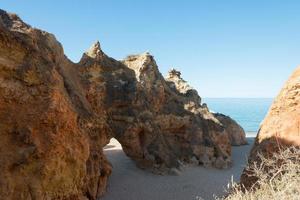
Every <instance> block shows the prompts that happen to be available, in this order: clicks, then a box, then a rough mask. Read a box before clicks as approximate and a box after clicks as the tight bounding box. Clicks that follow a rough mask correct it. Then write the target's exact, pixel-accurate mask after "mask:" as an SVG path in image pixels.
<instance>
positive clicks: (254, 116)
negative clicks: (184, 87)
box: [202, 98, 273, 137]
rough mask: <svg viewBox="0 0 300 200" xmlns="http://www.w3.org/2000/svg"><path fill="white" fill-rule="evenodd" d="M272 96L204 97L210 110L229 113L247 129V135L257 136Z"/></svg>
mask: <svg viewBox="0 0 300 200" xmlns="http://www.w3.org/2000/svg"><path fill="white" fill-rule="evenodd" d="M272 101H273V99H272V98H203V99H202V102H203V103H206V104H207V106H208V108H209V110H210V111H212V112H219V113H222V114H225V115H229V116H230V117H231V118H233V119H234V120H235V121H237V122H238V123H239V124H240V125H241V126H242V127H243V128H244V130H245V132H246V134H247V137H255V136H256V134H257V131H258V129H259V126H260V123H261V122H262V120H263V119H264V118H265V116H266V114H267V112H268V110H269V107H270V106H271V104H272Z"/></svg>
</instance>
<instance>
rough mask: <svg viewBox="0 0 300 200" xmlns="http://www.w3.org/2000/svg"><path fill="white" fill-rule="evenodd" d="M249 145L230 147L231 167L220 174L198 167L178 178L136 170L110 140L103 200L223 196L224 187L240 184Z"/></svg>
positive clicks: (207, 199)
mask: <svg viewBox="0 0 300 200" xmlns="http://www.w3.org/2000/svg"><path fill="white" fill-rule="evenodd" d="M248 141H249V145H245V146H240V147H233V149H232V151H233V152H232V158H233V166H232V167H231V168H230V169H225V170H219V169H213V168H208V169H207V168H203V167H200V166H189V167H185V169H184V170H183V171H182V173H181V174H180V175H179V176H172V175H168V176H161V175H155V174H152V173H150V172H147V171H143V170H141V169H139V168H137V167H136V166H135V164H134V162H133V161H132V160H131V159H130V158H128V157H127V156H126V155H125V154H124V152H123V151H122V147H121V145H120V144H119V143H118V142H117V141H116V140H115V139H112V140H111V142H110V143H109V144H108V145H107V146H106V147H105V150H104V152H105V154H106V156H107V158H108V160H109V161H110V162H111V164H112V165H113V173H112V175H111V177H110V179H109V183H108V188H107V192H106V194H105V195H104V197H103V198H102V199H103V200H202V199H204V200H211V199H214V195H217V196H220V195H223V194H225V193H224V191H225V189H226V187H227V184H228V183H229V182H231V179H233V180H234V181H239V177H240V174H241V172H242V170H243V168H244V166H245V164H246V159H247V155H248V154H249V151H250V148H251V146H252V144H253V141H254V139H253V138H248Z"/></svg>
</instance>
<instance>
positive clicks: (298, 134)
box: [241, 67, 300, 187]
mask: <svg viewBox="0 0 300 200" xmlns="http://www.w3.org/2000/svg"><path fill="white" fill-rule="evenodd" d="M299 130H300V67H298V68H297V69H296V70H295V71H294V73H293V74H292V76H291V77H290V78H289V80H288V81H287V82H286V83H285V85H284V87H283V88H282V90H281V91H280V93H279V95H278V96H277V97H276V99H275V100H274V102H273V104H272V106H271V108H270V109H269V112H268V114H267V116H266V117H265V119H264V120H263V122H262V125H261V127H260V130H259V132H258V135H257V137H256V141H255V144H254V146H253V148H252V150H251V154H250V157H249V164H252V163H253V162H255V161H257V160H258V157H257V156H258V153H261V154H264V155H265V156H268V157H272V154H273V153H274V152H275V151H279V150H280V149H282V148H285V147H288V146H290V145H294V146H300V131H299ZM248 174H249V172H248V171H246V170H245V171H244V172H243V174H242V177H241V183H242V184H244V185H245V186H246V187H250V186H251V185H252V184H253V183H254V182H255V181H256V180H257V178H255V177H254V178H253V177H252V178H251V177H250V176H248Z"/></svg>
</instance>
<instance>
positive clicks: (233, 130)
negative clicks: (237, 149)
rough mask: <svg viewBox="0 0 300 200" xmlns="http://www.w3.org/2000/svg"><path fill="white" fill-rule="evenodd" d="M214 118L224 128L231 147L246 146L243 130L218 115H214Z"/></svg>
mask: <svg viewBox="0 0 300 200" xmlns="http://www.w3.org/2000/svg"><path fill="white" fill-rule="evenodd" d="M214 116H215V117H216V118H217V119H218V120H219V121H220V122H221V123H222V125H223V126H224V127H225V129H226V133H227V134H228V137H229V140H230V142H231V145H233V146H240V145H245V144H248V142H247V139H246V134H245V131H244V129H243V128H242V127H241V126H240V125H239V124H238V123H237V122H236V121H234V120H233V119H231V118H230V117H228V116H226V115H223V114H220V113H214Z"/></svg>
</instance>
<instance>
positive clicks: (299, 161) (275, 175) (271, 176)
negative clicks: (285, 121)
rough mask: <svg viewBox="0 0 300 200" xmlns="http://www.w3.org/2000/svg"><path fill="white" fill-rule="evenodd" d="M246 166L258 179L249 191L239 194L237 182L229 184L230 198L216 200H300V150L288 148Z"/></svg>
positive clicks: (260, 157)
mask: <svg viewBox="0 0 300 200" xmlns="http://www.w3.org/2000/svg"><path fill="white" fill-rule="evenodd" d="M259 159H260V160H259V162H256V163H254V164H253V165H250V166H248V170H249V171H250V173H251V174H253V175H254V176H256V177H259V180H258V181H257V182H256V183H255V185H253V187H252V188H251V189H249V190H244V192H243V191H242V186H241V185H239V184H236V183H232V184H230V185H229V188H230V189H229V190H230V195H229V196H227V197H225V198H217V199H218V200H221V199H223V200H258V199H263V200H299V199H300V149H297V148H294V147H293V148H288V149H286V150H284V151H281V152H279V153H276V154H274V155H272V158H269V159H267V158H265V157H263V156H262V155H259Z"/></svg>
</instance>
